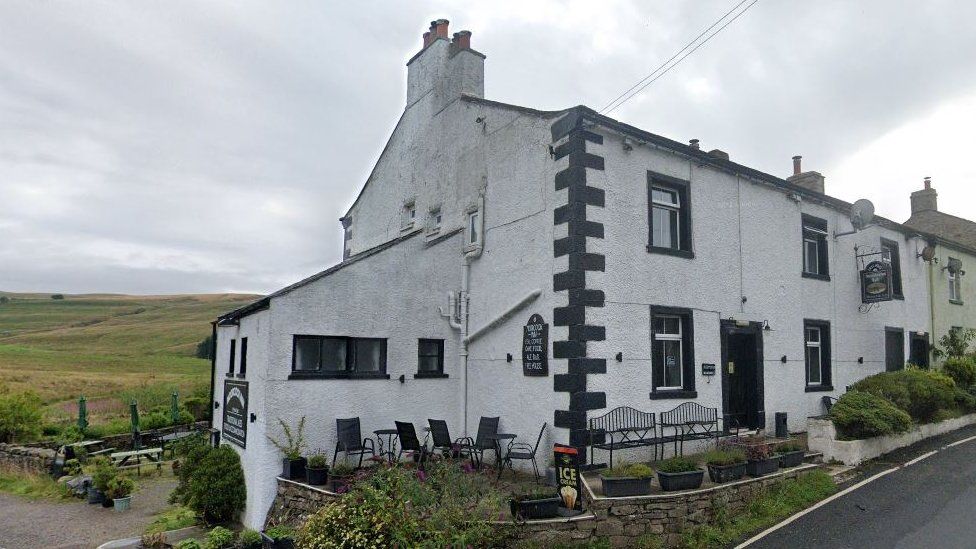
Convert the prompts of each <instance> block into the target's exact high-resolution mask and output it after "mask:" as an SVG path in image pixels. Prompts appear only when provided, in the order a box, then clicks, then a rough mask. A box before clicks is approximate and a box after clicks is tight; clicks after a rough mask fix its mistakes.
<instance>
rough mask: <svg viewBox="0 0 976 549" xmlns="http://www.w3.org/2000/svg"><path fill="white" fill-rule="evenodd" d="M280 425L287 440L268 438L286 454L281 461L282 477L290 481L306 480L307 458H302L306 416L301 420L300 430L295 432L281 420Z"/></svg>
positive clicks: (299, 423)
mask: <svg viewBox="0 0 976 549" xmlns="http://www.w3.org/2000/svg"><path fill="white" fill-rule="evenodd" d="M278 423H280V424H281V429H282V431H283V432H284V434H285V440H284V441H279V440H277V439H275V438H272V437H271V436H268V440H270V441H271V444H274V446H275V448H277V449H278V450H279V451H280V452H281V453H282V454H284V457H283V458H282V460H281V476H282V477H284V478H286V479H289V480H300V479H304V478H305V458H304V457H302V453H303V452H304V450H305V416H302V419H301V420H299V422H298V429H296V430H295V431H294V432H292V429H291V427H289V426H288V424H287V423H285V421H284V420H283V419H279V420H278Z"/></svg>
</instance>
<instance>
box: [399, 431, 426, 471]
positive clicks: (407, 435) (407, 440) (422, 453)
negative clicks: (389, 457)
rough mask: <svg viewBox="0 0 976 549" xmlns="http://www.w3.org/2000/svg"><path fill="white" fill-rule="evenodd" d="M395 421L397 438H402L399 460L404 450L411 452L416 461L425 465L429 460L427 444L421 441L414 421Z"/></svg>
mask: <svg viewBox="0 0 976 549" xmlns="http://www.w3.org/2000/svg"><path fill="white" fill-rule="evenodd" d="M393 423H395V424H396V430H397V438H399V439H400V453H399V454H397V461H400V458H401V457H402V456H403V452H409V453H410V454H411V455H412V456H413V459H414V461H416V462H418V463H420V464H421V465H423V463H424V462H425V461H427V446H426V445H424V444H421V443H420V439H419V438H417V430H416V429H414V426H413V423H409V422H406V421H394V422H393Z"/></svg>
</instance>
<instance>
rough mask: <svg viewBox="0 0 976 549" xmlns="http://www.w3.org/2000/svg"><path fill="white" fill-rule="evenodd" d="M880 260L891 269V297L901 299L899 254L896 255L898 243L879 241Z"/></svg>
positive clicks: (885, 240) (884, 239)
mask: <svg viewBox="0 0 976 549" xmlns="http://www.w3.org/2000/svg"><path fill="white" fill-rule="evenodd" d="M881 259H882V261H885V262H886V263H888V265H889V266H890V268H891V295H892V296H894V297H896V298H903V297H904V295H903V294H902V293H901V254H899V253H898V243H897V242H895V241H894V240H888V239H887V238H882V239H881Z"/></svg>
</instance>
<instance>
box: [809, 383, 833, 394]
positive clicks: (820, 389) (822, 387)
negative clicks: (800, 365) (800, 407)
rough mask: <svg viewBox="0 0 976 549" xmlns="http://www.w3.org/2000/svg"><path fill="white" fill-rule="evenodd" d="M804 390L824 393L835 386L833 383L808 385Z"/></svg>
mask: <svg viewBox="0 0 976 549" xmlns="http://www.w3.org/2000/svg"><path fill="white" fill-rule="evenodd" d="M804 390H805V391H806V392H808V393H824V392H827V391H833V390H834V386H833V385H807V387H806V389H804Z"/></svg>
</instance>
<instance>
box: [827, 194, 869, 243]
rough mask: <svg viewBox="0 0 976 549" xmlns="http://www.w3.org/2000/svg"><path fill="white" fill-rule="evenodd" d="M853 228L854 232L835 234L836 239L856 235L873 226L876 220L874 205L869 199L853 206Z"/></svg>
mask: <svg viewBox="0 0 976 549" xmlns="http://www.w3.org/2000/svg"><path fill="white" fill-rule="evenodd" d="M850 218H851V227H853V228H854V230H851V231H846V232H843V233H834V238H837V237H838V236H847V235H849V234H854V233H856V232H857V231H860V230H861V229H864V228H865V227H868V226H869V225H870V224H871V221H872V220H873V219H874V204H873V203H872V202H871V201H870V200H868V199H867V198H862V199H860V200H858V201H857V202H855V203H854V204H852V205H851V212H850Z"/></svg>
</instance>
